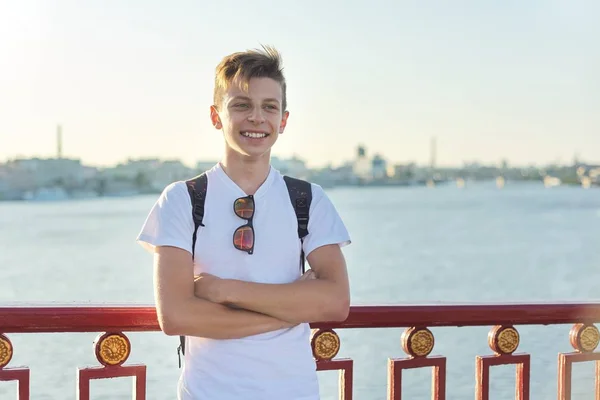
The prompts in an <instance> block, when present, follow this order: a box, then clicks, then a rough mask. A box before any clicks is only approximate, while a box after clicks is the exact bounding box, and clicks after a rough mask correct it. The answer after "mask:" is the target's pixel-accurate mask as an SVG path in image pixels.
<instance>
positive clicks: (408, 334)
mask: <svg viewBox="0 0 600 400" xmlns="http://www.w3.org/2000/svg"><path fill="white" fill-rule="evenodd" d="M401 340H402V349H404V351H405V352H406V354H408V355H409V356H411V357H427V356H428V355H429V354H430V353H431V351H432V350H433V346H435V338H434V337H433V333H431V331H430V330H429V329H427V328H417V327H414V326H413V327H411V328H407V329H406V330H405V331H404V332H403V333H402V339H401Z"/></svg>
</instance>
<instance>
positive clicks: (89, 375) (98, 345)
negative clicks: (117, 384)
mask: <svg viewBox="0 0 600 400" xmlns="http://www.w3.org/2000/svg"><path fill="white" fill-rule="evenodd" d="M94 353H95V354H96V358H97V359H98V362H99V363H100V364H102V367H91V368H79V369H78V370H77V400H90V381H91V380H92V379H106V378H120V377H124V376H132V377H133V399H134V400H145V399H146V366H145V365H129V366H126V367H124V366H123V363H124V362H125V361H127V359H128V358H129V354H130V353H131V343H130V342H129V339H128V338H127V336H125V335H124V334H123V333H121V332H108V333H103V334H100V335H98V337H97V338H96V340H95V341H94Z"/></svg>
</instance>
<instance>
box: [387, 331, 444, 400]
mask: <svg viewBox="0 0 600 400" xmlns="http://www.w3.org/2000/svg"><path fill="white" fill-rule="evenodd" d="M434 345H435V338H434V337H433V333H431V331H430V330H429V329H427V328H417V327H412V328H408V329H406V330H405V331H404V333H403V334H402V348H403V349H404V351H405V352H406V354H408V355H409V356H410V357H409V358H404V359H393V358H390V359H389V360H388V395H387V398H388V400H402V370H404V369H411V368H422V367H433V375H432V378H431V398H432V399H433V400H445V399H446V358H445V357H440V356H437V357H428V356H429V354H430V353H431V351H432V350H433V346H434Z"/></svg>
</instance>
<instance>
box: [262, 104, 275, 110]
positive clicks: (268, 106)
mask: <svg viewBox="0 0 600 400" xmlns="http://www.w3.org/2000/svg"><path fill="white" fill-rule="evenodd" d="M265 108H267V109H269V110H277V106H274V105H273V104H267V105H266V106H265Z"/></svg>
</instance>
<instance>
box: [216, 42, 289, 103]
mask: <svg viewBox="0 0 600 400" xmlns="http://www.w3.org/2000/svg"><path fill="white" fill-rule="evenodd" d="M281 64H282V61H281V54H280V53H279V52H278V51H277V50H275V49H274V48H273V47H270V46H262V49H253V50H247V51H243V52H237V53H233V54H230V55H228V56H226V57H224V58H223V60H221V62H220V63H219V65H217V68H216V71H215V90H214V94H213V101H214V105H215V106H216V107H217V108H219V107H220V106H221V102H222V100H223V96H224V94H225V92H226V91H227V89H229V87H230V85H231V83H232V82H233V81H236V80H239V83H240V85H241V86H242V89H243V90H248V82H249V81H250V79H251V78H271V79H273V80H275V81H277V82H279V84H280V85H281V92H282V95H283V96H282V105H281V106H282V111H286V110H287V100H286V83H285V77H284V76H283V67H282V65H281Z"/></svg>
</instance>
